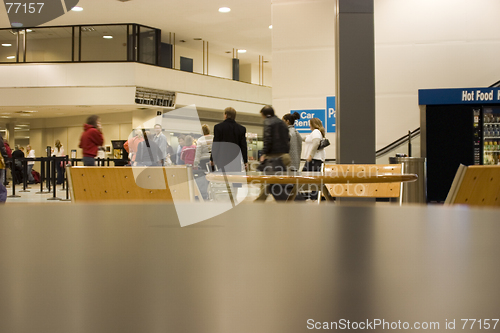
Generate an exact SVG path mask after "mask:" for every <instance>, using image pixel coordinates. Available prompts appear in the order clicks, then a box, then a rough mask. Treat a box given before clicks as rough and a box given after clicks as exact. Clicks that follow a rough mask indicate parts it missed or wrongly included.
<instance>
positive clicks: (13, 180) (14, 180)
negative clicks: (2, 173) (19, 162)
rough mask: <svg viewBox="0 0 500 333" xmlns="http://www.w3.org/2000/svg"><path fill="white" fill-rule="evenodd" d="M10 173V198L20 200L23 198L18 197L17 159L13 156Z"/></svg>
mask: <svg viewBox="0 0 500 333" xmlns="http://www.w3.org/2000/svg"><path fill="white" fill-rule="evenodd" d="M10 173H11V174H12V194H11V195H9V198H20V197H21V196H19V195H16V182H17V177H16V158H15V157H14V156H12V164H11V167H10Z"/></svg>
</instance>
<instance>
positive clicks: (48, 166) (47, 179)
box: [45, 146, 52, 193]
mask: <svg viewBox="0 0 500 333" xmlns="http://www.w3.org/2000/svg"><path fill="white" fill-rule="evenodd" d="M51 155H52V149H51V148H50V146H47V170H45V181H46V185H45V188H46V189H47V190H48V191H49V193H50V189H51V187H50V186H51V176H50V174H51V172H50V170H51V169H50V167H51V162H52V159H51Z"/></svg>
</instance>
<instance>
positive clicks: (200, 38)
mask: <svg viewBox="0 0 500 333" xmlns="http://www.w3.org/2000/svg"><path fill="white" fill-rule="evenodd" d="M193 40H203V39H201V38H199V37H198V38H193Z"/></svg>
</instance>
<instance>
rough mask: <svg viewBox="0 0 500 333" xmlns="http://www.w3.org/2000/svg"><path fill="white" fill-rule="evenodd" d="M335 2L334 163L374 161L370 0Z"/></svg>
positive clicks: (373, 68) (372, 47)
mask: <svg viewBox="0 0 500 333" xmlns="http://www.w3.org/2000/svg"><path fill="white" fill-rule="evenodd" d="M337 4H338V7H337V8H338V11H337V20H336V21H337V44H336V51H337V57H336V68H337V93H336V97H337V99H336V103H337V163H338V164H343V163H355V164H369V163H375V152H376V148H375V47H374V21H373V0H337Z"/></svg>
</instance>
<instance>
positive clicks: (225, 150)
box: [210, 107, 288, 172]
mask: <svg viewBox="0 0 500 333" xmlns="http://www.w3.org/2000/svg"><path fill="white" fill-rule="evenodd" d="M235 119H236V110H235V109H233V108H232V107H228V108H226V109H225V110H224V121H223V122H222V123H219V124H217V125H215V126H214V141H213V145H212V155H211V157H210V160H211V161H212V164H213V165H216V166H217V168H218V169H219V170H221V169H224V171H225V172H241V158H242V159H243V163H245V168H247V167H248V151H247V138H246V132H247V129H246V128H245V127H244V126H241V125H240V124H238V123H237V122H236V121H235ZM287 130H288V129H287ZM239 156H241V158H238V157H239Z"/></svg>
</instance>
